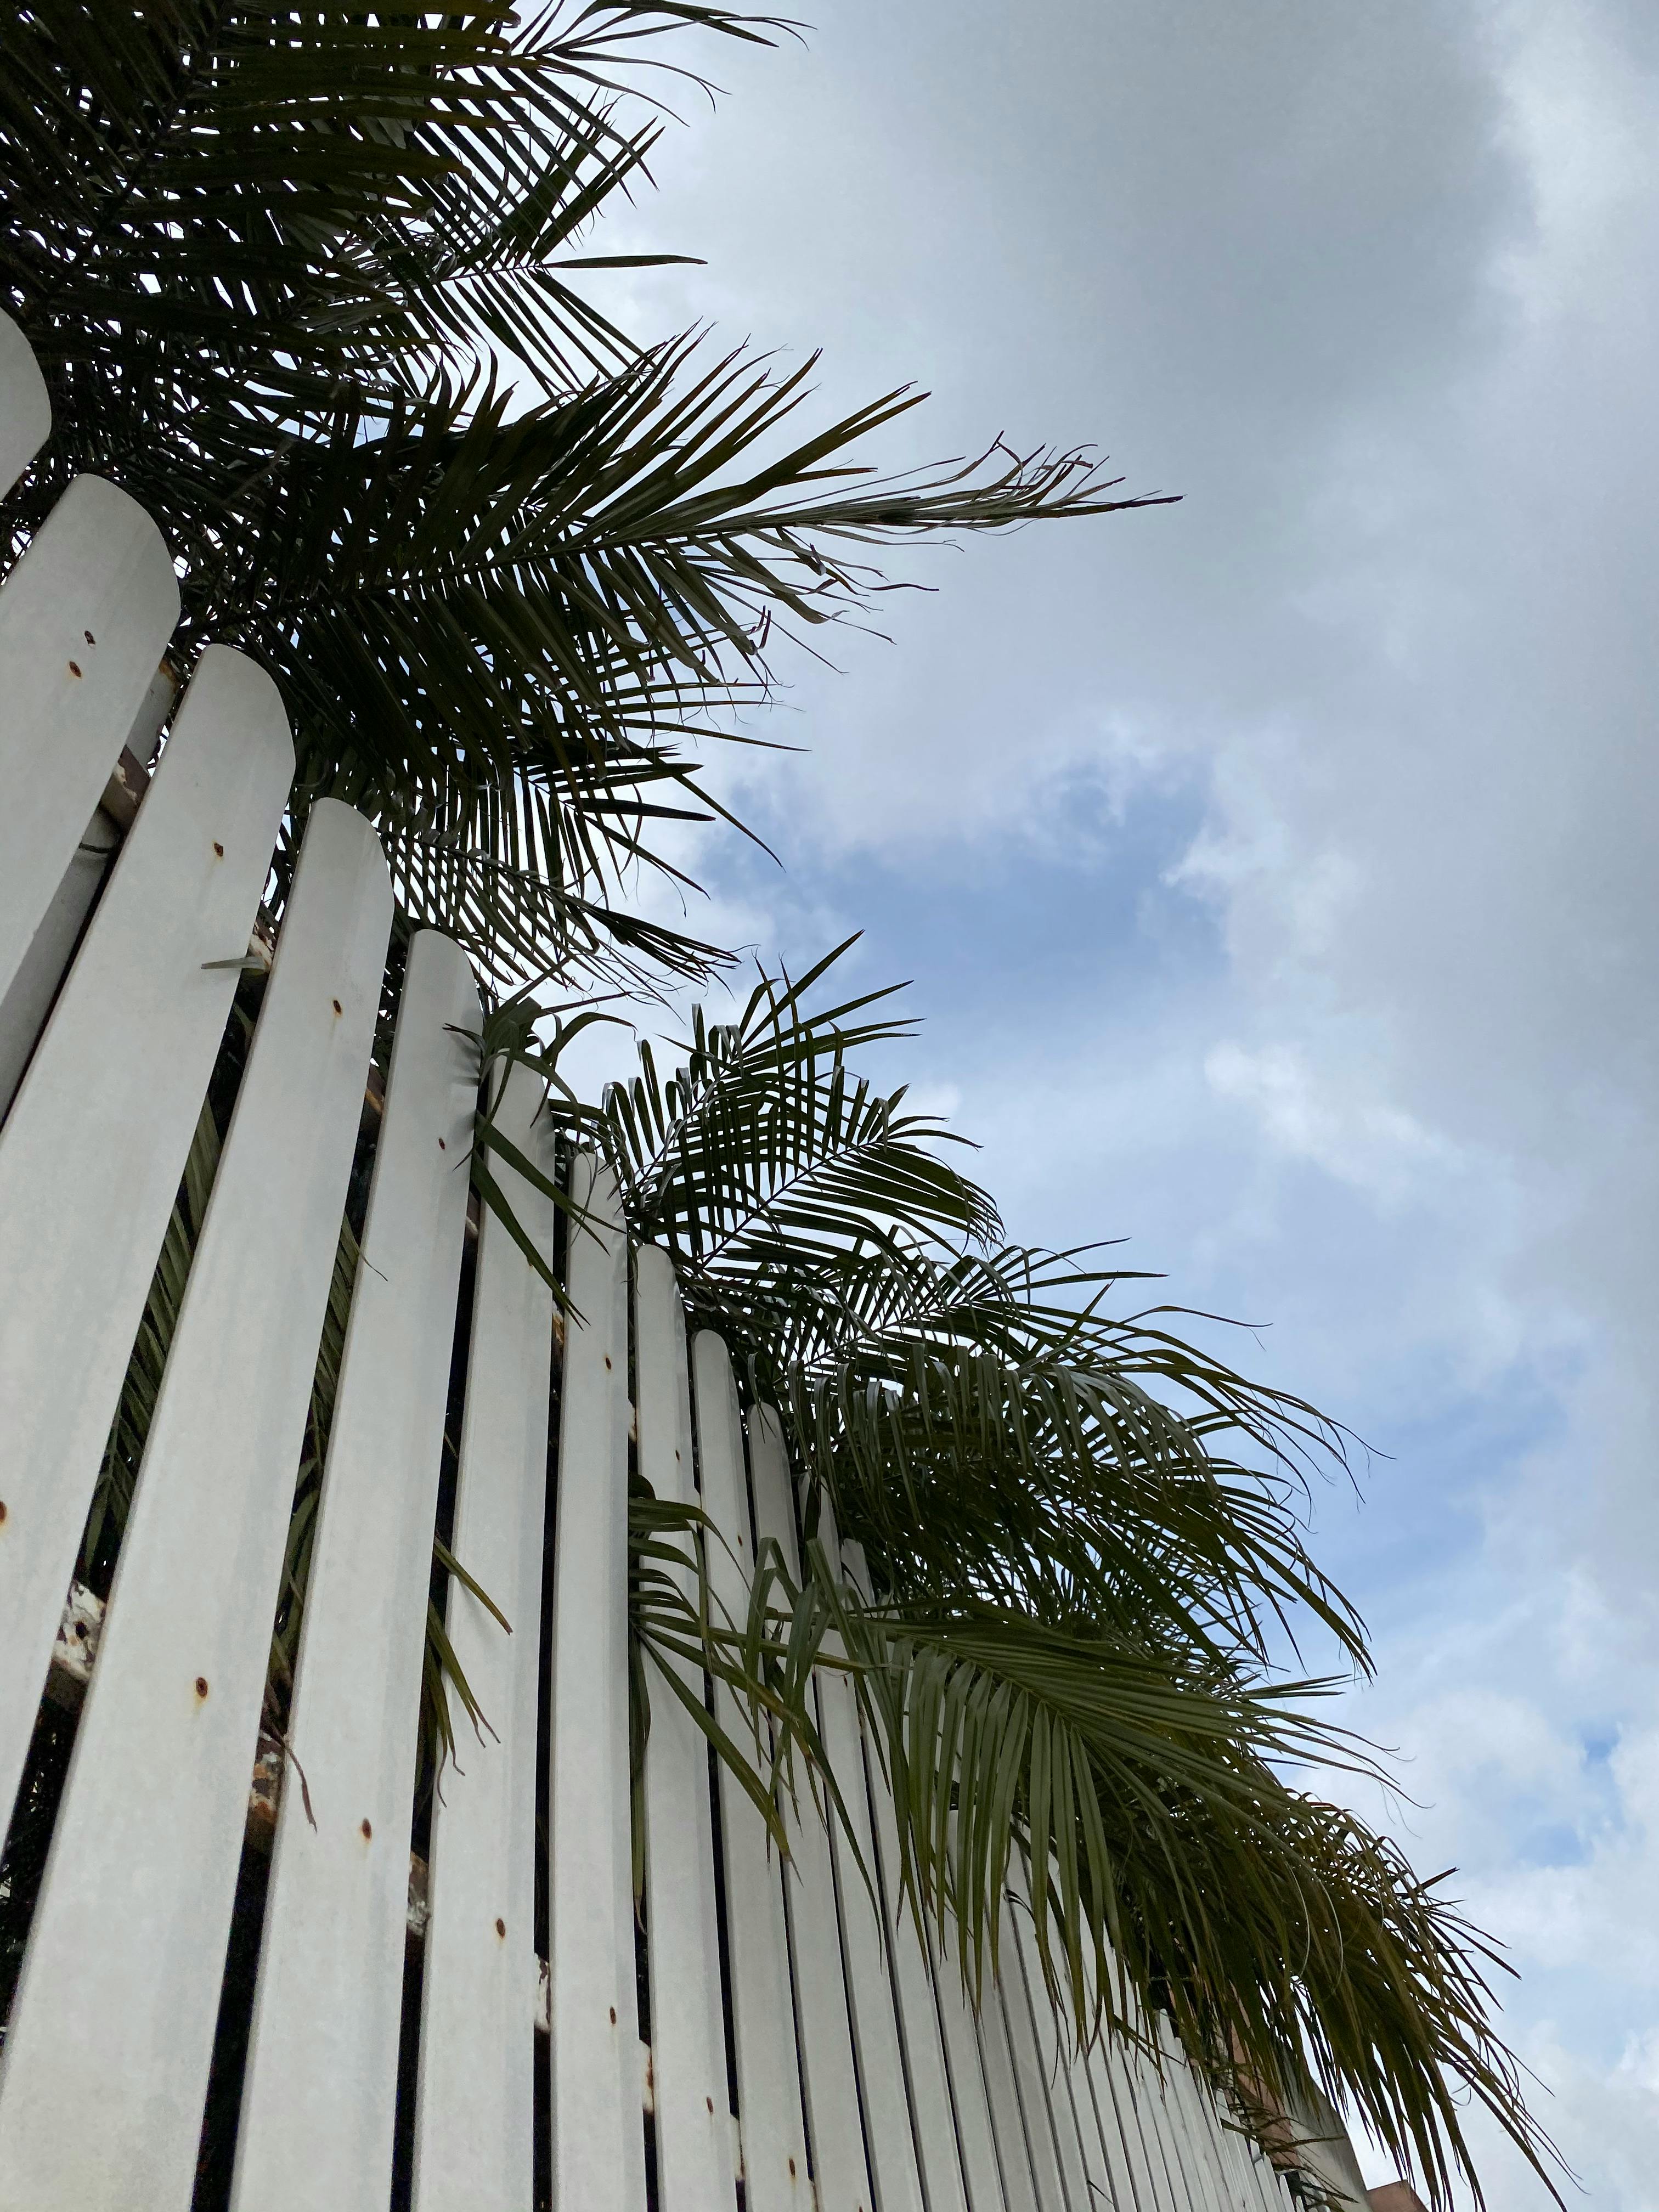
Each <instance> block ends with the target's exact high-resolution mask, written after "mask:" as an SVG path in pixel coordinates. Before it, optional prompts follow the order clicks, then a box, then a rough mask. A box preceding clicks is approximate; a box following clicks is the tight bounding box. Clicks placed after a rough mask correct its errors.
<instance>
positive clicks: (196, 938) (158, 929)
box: [0, 646, 320, 1821]
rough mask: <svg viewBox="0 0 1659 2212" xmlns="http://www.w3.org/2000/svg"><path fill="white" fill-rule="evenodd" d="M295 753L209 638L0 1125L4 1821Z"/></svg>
mask: <svg viewBox="0 0 1659 2212" xmlns="http://www.w3.org/2000/svg"><path fill="white" fill-rule="evenodd" d="M293 773H294V750H293V747H292V745H291V744H290V743H289V734H288V722H287V720H286V718H285V716H284V715H283V708H282V702H281V701H280V700H279V699H278V697H277V696H276V686H275V685H274V684H272V683H271V681H270V678H269V677H268V676H267V675H266V674H265V673H264V670H263V669H261V668H259V667H258V666H257V665H256V664H255V663H254V662H252V660H248V659H244V658H243V656H242V655H241V654H240V653H233V652H230V651H228V649H227V648H225V647H218V646H215V647H210V648H209V649H208V651H207V652H206V653H204V655H203V657H202V660H201V664H200V666H199V667H198V668H197V672H196V678H195V680H194V682H193V683H192V684H191V687H190V690H189V691H188V693H187V694H186V696H185V702H184V704H183V706H182V707H181V708H180V709H179V715H178V718H177V723H176V726H175V729H174V733H173V741H172V743H171V744H169V745H168V747H167V751H166V754H165V755H164V756H163V758H162V761H161V766H160V768H159V769H157V771H156V774H155V781H154V783H153V784H152V786H151V787H150V790H149V795H148V796H147V797H146V799H145V801H144V804H143V807H142V808H141V809H140V810H139V814H138V818H137V822H136V823H134V824H133V827H132V830H131V834H130V835H129V836H128V838H127V841H126V842H125V845H124V846H123V848H122V849H121V853H120V856H119V858H118V860H117V862H116V866H115V870H114V873H113V875H112V878H111V880H110V884H109V887H108V890H106V893H105V896H104V899H103V902H102V903H101V905H100V908H99V910H98V913H97V915H96V917H95V918H94V921H93V924H92V927H91V928H90V929H89V930H88V933H87V937H86V940H85V942H84V943H83V944H82V948H81V951H80V955H79V957H77V959H76V964H75V969H74V972H73V974H72V975H70V979H69V981H67V983H65V985H64V989H63V992H62V994H61V995H60V996H59V999H58V1005H57V1007H56V1009H55V1010H54V1012H53V1015H52V1021H51V1023H50V1024H49V1026H48V1028H47V1031H46V1036H44V1037H43V1038H42V1039H41V1041H40V1048H39V1049H38V1050H37V1051H36V1053H35V1055H34V1058H33V1061H32V1062H31V1064H30V1067H29V1072H28V1075H27V1078H26V1079H25V1081H24V1084H23V1086H22V1089H21V1091H19V1093H18V1096H17V1099H16V1102H15V1104H14V1106H13V1108H12V1110H11V1113H10V1115H9V1116H8V1118H7V1120H6V1122H5V1125H4V1127H3V1129H0V1500H3V1502H4V1504H5V1509H6V1510H5V1518H4V1520H3V1522H0V1682H3V1683H4V1684H5V1686H6V1688H5V1694H4V1696H3V1697H0V1821H3V1820H5V1819H6V1818H7V1816H9V1813H10V1810H11V1805H12V1799H13V1796H14V1795H15V1790H16V1787H17V1780H18V1777H19V1775H20V1773H21V1771H22V1763H23V1759H24V1756H25V1754H26V1752H27V1746H28V1740H29V1731H30V1729H31V1728H32V1726H33V1719H34V1708H35V1705H36V1702H37V1700H38V1699H39V1697H40V1687H41V1685H42V1684H43V1683H44V1681H45V1680H46V1668H47V1666H48V1663H49V1662H50V1659H51V1655H52V1639H53V1638H54V1637H55V1636H56V1634H57V1632H58V1616H59V1614H60V1613H61V1611H62V1608H63V1603H64V1591H65V1590H66V1589H68V1587H69V1580H70V1572H71V1571H72V1569H73V1566H74V1564H75V1556H76V1549H77V1547H78V1546H79V1544H80V1541H81V1532H82V1527H83V1525H84V1523H85V1520H86V1514H87V1506H88V1502H89V1500H90V1498H91V1497H92V1492H93V1486H94V1482H95V1480H96V1479H97V1474H98V1468H99V1464H100V1459H101V1457H102V1454H103V1449H104V1443H105V1440H106V1437H108V1434H109V1428H110V1422H111V1420H112V1418H113V1416H114V1413H115V1409H116V1406H117V1403H118V1400H119V1397H120V1391H121V1381H122V1377H123V1376H124V1375H125V1371H126V1364H127V1358H128V1355H129V1353H130V1352H131V1348H132V1340H133V1337H134V1335H135V1334H136V1332H137V1328H138V1322H139V1318H140V1316H141V1315H142V1314H143V1308H144V1300H145V1297H146V1296H147V1295H148V1292H149V1282H150V1275H151V1272H152V1270H153V1269H154V1267H155V1258H156V1255H157V1253H158V1252H159V1251H160V1249H161V1240H162V1237H163V1236H164V1235H165V1233H166V1231H167V1218H168V1215H169V1214H170V1212H171V1211H172V1208H173V1198H174V1195H175V1194H176V1193H177V1191H178V1188H179V1176H180V1175H181V1174H182V1173H183V1171H184V1165H185V1157H186V1155H187V1153H188V1152H189V1150H190V1141H191V1133H192V1132H193V1131H194V1129H195V1127H196V1121H197V1115H198V1113H199V1112H200V1109H201V1104H202V1097H203V1094H204V1091H206V1089H207V1085H208V1078H209V1075H210V1072H211V1070H212V1066H213V1061H214V1056H215V1054H216V1052H217V1050H218V1047H219V1040H220V1037H221V1036H222V1033H223V1030H224V1025H225V1018H226V1016H227V1015H228V1013H229V1012H230V1002H231V998H232V995H233V994H234V990H235V987H236V981H237V976H236V972H235V970H234V968H232V969H223V968H210V967H204V964H203V963H204V962H208V961H214V960H223V959H225V958H226V957H232V958H234V957H236V956H238V955H240V953H241V952H242V951H244V950H245V949H246V945H247V941H248V931H249V928H250V927H251V926H252V921H253V917H254V915H255V913H256V911H257V909H258V901H259V893H260V890H261V889H262V888H263V885H264V879H265V872H266V870H267V868H268V866H269V865H270V847H271V841H272V839H273V838H274V837H275V836H276V825H277V823H278V820H279V818H280V817H281V814H282V808H283V799H284V798H285V797H286V795H287V792H288V787H289V781H290V779H291V778H292V775H293ZM219 848H222V851H221V850H220V849H219ZM319 957H320V955H319ZM284 1142H285V1140H284ZM313 1349H314V1346H313Z"/></svg>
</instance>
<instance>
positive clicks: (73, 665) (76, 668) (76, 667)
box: [70, 660, 81, 676]
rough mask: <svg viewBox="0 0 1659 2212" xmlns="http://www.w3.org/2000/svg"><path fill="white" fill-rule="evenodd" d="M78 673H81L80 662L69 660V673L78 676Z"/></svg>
mask: <svg viewBox="0 0 1659 2212" xmlns="http://www.w3.org/2000/svg"><path fill="white" fill-rule="evenodd" d="M80 673H81V664H80V662H79V661H78V660H71V661H70V675H71V676H78V675H79V674H80Z"/></svg>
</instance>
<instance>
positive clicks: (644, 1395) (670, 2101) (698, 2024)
mask: <svg viewBox="0 0 1659 2212" xmlns="http://www.w3.org/2000/svg"><path fill="white" fill-rule="evenodd" d="M634 1396H635V1407H636V1409H637V1411H636V1421H637V1426H638V1431H639V1463H640V1472H641V1474H642V1475H643V1476H644V1478H645V1480H646V1481H647V1482H648V1483H649V1484H650V1486H651V1487H652V1489H653V1491H654V1492H655V1493H656V1495H657V1497H658V1498H660V1499H662V1500H663V1501H664V1502H665V1503H667V1504H683V1505H690V1504H692V1503H693V1502H694V1499H695V1495H696V1492H695V1489H694V1486H693V1484H692V1480H691V1407H690V1395H689V1386H688V1382H687V1376H686V1369H685V1321H684V1314H683V1313H682V1310H681V1307H680V1297H679V1292H678V1290H677V1288H676V1287H675V1284H674V1271H673V1267H672V1265H671V1261H670V1260H669V1257H668V1255H667V1253H666V1252H665V1251H663V1250H662V1249H661V1248H660V1247H659V1246H658V1245H654V1244H647V1245H644V1246H642V1247H641V1249H640V1250H639V1251H638V1253H637V1254H636V1255H635V1339H634ZM676 1579H677V1580H678V1582H679V1583H681V1585H682V1589H683V1593H684V1595H685V1596H686V1597H687V1598H689V1599H695V1595H696V1593H695V1589H694V1586H693V1583H692V1578H691V1577H690V1573H689V1572H687V1573H685V1574H683V1575H678V1576H677V1577H676ZM674 1663H676V1664H678V1668H679V1674H680V1678H681V1680H683V1681H684V1684H685V1686H686V1688H687V1691H688V1692H689V1693H690V1695H691V1696H693V1697H695V1698H696V1699H697V1701H698V1703H699V1704H701V1703H702V1670H701V1668H698V1669H696V1670H694V1669H693V1668H690V1666H689V1665H684V1664H682V1663H680V1662H674ZM650 1690H651V1734H650V1737H649V1740H648V1741H647V1745H646V1754H645V1828H646V1862H645V1863H646V1880H647V1911H646V1927H647V1931H648V1934H649V1938H650V1956H651V2052H652V2066H653V2083H654V2095H653V2109H654V2112H655V2117H656V2145H657V2187H658V2195H659V2203H660V2204H661V2206H662V2208H663V2212H714V2208H715V2207H716V2206H720V2205H728V2206H729V2205H732V2204H734V2203H735V2202H736V2192H735V2190H734V2187H733V2175H732V2123H731V2119H730V2117H729V2114H728V2111H727V2104H728V2097H727V2091H726V2030H725V2025H724V2021H723V2020H722V2016H721V2011H720V1924H719V1922H718V1920H717V1918H716V1916H715V1905H714V1826H713V1819H712V1813H711V1808H710V1804H709V1796H708V1741H707V1739H706V1737H705V1736H704V1735H703V1734H702V1730H701V1729H699V1727H698V1726H697V1723H696V1720H695V1719H694V1718H693V1717H692V1716H691V1714H690V1713H689V1712H687V1711H685V1709H684V1707H683V1706H682V1705H680V1703H679V1701H678V1699H677V1698H676V1697H675V1696H674V1694H673V1692H671V1690H670V1689H669V1687H668V1686H667V1685H666V1684H665V1682H662V1681H661V1680H659V1679H658V1678H657V1676H656V1674H655V1673H654V1670H650Z"/></svg>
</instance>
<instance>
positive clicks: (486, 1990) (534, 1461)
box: [413, 1066, 555, 2212]
mask: <svg viewBox="0 0 1659 2212" xmlns="http://www.w3.org/2000/svg"><path fill="white" fill-rule="evenodd" d="M542 1091H543V1085H542V1084H541V1082H540V1081H539V1080H538V1078H537V1077H536V1076H534V1075H532V1073H531V1072H530V1070H529V1069H528V1068H527V1067H522V1066H519V1067H514V1068H513V1072H512V1073H511V1074H510V1075H509V1077H508V1078H507V1091H506V1096H505V1097H504V1098H503V1099H502V1101H501V1105H500V1108H499V1110H498V1115H497V1119H498V1123H499V1126H500V1127H501V1131H502V1133H503V1134H504V1135H505V1136H506V1137H507V1139H508V1140H509V1141H510V1142H511V1143H513V1144H515V1145H516V1146H518V1147H519V1149H520V1152H524V1153H525V1154H526V1156H527V1157H528V1158H531V1159H532V1160H533V1161H534V1162H535V1163H536V1164H537V1166H538V1167H539V1168H540V1169H541V1170H543V1172H544V1173H547V1174H550V1173H551V1171H552V1168H553V1164H554V1148H553V1145H552V1141H551V1138H550V1130H549V1124H548V1122H547V1120H546V1118H545V1116H539V1118H538V1115H539V1109H540V1106H541V1102H542ZM494 1172H495V1176H496V1178H497V1180H498V1182H500V1183H501V1187H502V1188H503V1190H504V1191H505V1192H506V1194H507V1197H508V1200H509V1201H510V1203H511V1204H512V1206H513V1210H514V1212H516V1214H517V1215H518V1218H519V1222H520V1226H521V1227H522V1228H523V1229H524V1230H525V1231H526V1234H527V1235H528V1236H529V1237H531V1239H532V1242H533V1243H534V1245H535V1248H536V1249H537V1251H538V1252H539V1253H540V1255H541V1256H542V1258H543V1259H544V1261H546V1263H547V1265H548V1266H549V1267H552V1265H553V1262H554V1254H555V1242H554V1231H555V1208H554V1206H553V1203H552V1200H550V1199H548V1198H546V1197H544V1196H543V1195H542V1194H541V1193H540V1192H538V1191H537V1190H536V1189H534V1188H533V1187H532V1185H531V1184H529V1183H527V1182H526V1181H525V1180H524V1178H523V1177H522V1176H520V1174H519V1172H518V1170H516V1169H514V1168H510V1167H507V1165H506V1164H504V1163H501V1162H499V1161H498V1162H497V1164H496V1165H495V1170H494ZM552 1348H553V1294H552V1292H551V1291H550V1289H549V1288H548V1286H547V1285H546V1283H545V1282H544V1280H543V1279H542V1278H541V1277H540V1276H539V1275H538V1273H536V1271H535V1269H534V1268H533V1267H532V1266H531V1264H530V1262H529V1261H528V1260H526V1258H525V1256H524V1255H523V1253H522V1252H520V1249H519V1248H518V1246H517V1245H516V1244H515V1243H514V1242H513V1238H512V1237H510V1236H509V1235H508V1233H507V1231H506V1229H504V1228H503V1227H502V1225H501V1223H500V1221H499V1220H497V1219H496V1218H495V1215H494V1214H493V1213H492V1212H489V1210H487V1209H486V1211H485V1213H484V1216H483V1220H482V1222H481V1223H480V1225H479V1229H478V1254H477V1272H476V1274H475V1277H474V1281H473V1291H472V1334H471V1348H470V1351H469V1353H468V1359H467V1382H466V1407H465V1413H464V1414H463V1416H462V1421H461V1437H460V1462H459V1471H458V1478H457V1485H456V1493H455V1528H454V1542H453V1550H454V1553H455V1556H456V1558H457V1559H459V1560H460V1561H461V1563H462V1565H464V1566H465V1568H466V1569H467V1571H468V1572H469V1573H470V1574H471V1575H472V1577H474V1579H475V1580H476V1581H477V1583H478V1584H479V1585H480V1587H481V1588H482V1589H486V1590H488V1591H489V1594H490V1595H491V1596H492V1597H493V1598H494V1599H495V1602H496V1603H497V1604H498V1605H499V1606H500V1607H501V1610H502V1612H503V1613H506V1615H507V1619H508V1620H510V1621H511V1623H512V1624H513V1633H512V1635H511V1636H510V1637H509V1636H506V1635H503V1634H502V1632H501V1626H500V1625H499V1623H497V1622H496V1621H495V1620H492V1619H491V1617H490V1615H489V1613H488V1612H486V1610H485V1609H484V1607H483V1606H482V1605H481V1604H480V1603H479V1602H478V1601H477V1598H476V1597H474V1596H473V1595H471V1592H470V1591H469V1590H467V1589H464V1588H463V1587H462V1585H461V1584H460V1583H458V1582H455V1581H453V1579H452V1581H451V1583H450V1588H449V1603H448V1609H447V1626H448V1630H449V1640H450V1642H451V1644H453V1647H454V1650H455V1656H456V1657H457V1659H458V1660H459V1662H460V1665H461V1668H462V1671H463V1672H464V1673H465V1675H466V1678H467V1680H468V1681H469V1682H470V1683H471V1686H472V1689H473V1693H474V1695H475V1696H476V1697H477V1699H478V1702H479V1704H480V1705H482V1706H483V1711H484V1713H485V1715H486V1717H487V1718H488V1719H489V1723H490V1726H491V1728H492V1729H493V1730H494V1731H495V1734H494V1735H493V1736H490V1737H486V1739H485V1740H484V1741H483V1742H477V1741H472V1740H471V1738H470V1736H468V1735H467V1734H466V1732H465V1730H463V1736H462V1749H461V1752H460V1755H459V1765H458V1768H454V1769H452V1770H451V1771H449V1772H448V1773H447V1775H446V1776H445V1778H444V1784H443V1789H442V1790H441V1792H440V1793H439V1795H438V1796H437V1797H436V1799H435V1802H434V1804H433V1808H432V1851H431V1862H430V1869H429V1873H428V1920H427V1935H426V1964H425V1969H424V1972H423V1974H422V1999H421V2002H422V2011H421V2067H420V2079H419V2086H418V2089H417V2093H416V2118H415V2166H414V2191H413V2203H414V2208H415V2212H524V2207H525V2206H526V2205H527V2204H528V2203H529V2202H530V2200H531V2195H532V2185H531V2184H532V2140H531V2137H532V2125H533V2095H534V2083H533V2079H532V2069H533V2067H534V2065H535V2064H536V2063H539V2062H538V2059H537V2054H536V2051H535V2046H534V2042H533V2039H532V2038H531V2037H530V2036H528V2035H526V2033H524V2022H525V2020H526V2015H527V2011H528V2009H529V2008H532V2007H533V2006H534V2004H535V2002H536V1997H537V1983H538V1973H539V1962H538V1960H537V1957H536V1949H535V1944H534V1942H533V1941H532V1935H533V1921H534V1915H535V1899H536V1868H535V1834H536V1725H537V1702H538V1676H539V1673H540V1663H541V1651H540V1627H541V1600H542V1547H543V1532H544V1526H545V1516H546V1504H547V1434H548V1391H549V1383H550V1370H551V1364H552ZM457 2052H465V2053H466V2054H467V2056H466V2061H465V2063H464V2064H459V2065H458V2064H456V2063H454V2054H455V2053H457Z"/></svg>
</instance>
